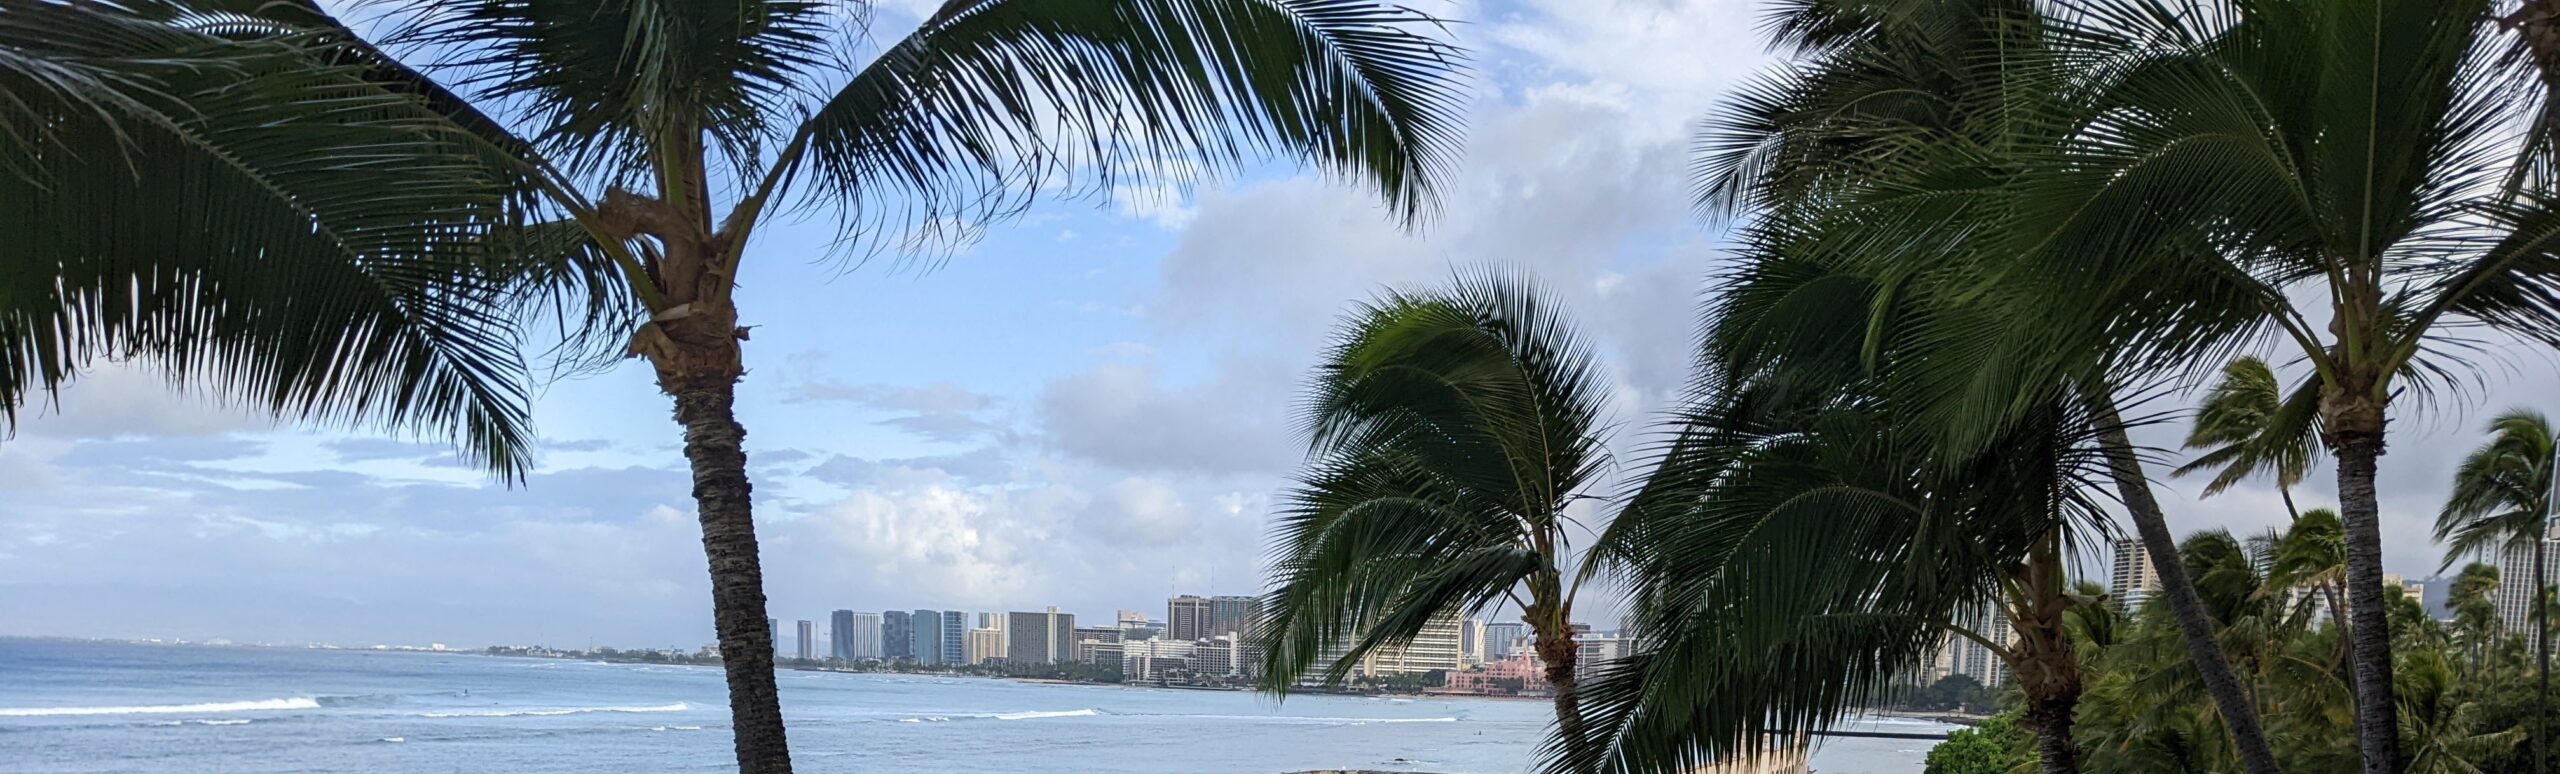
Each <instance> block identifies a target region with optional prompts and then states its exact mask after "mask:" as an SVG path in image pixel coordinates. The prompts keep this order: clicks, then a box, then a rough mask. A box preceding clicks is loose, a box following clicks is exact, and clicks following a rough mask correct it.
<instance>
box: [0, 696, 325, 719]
mask: <svg viewBox="0 0 2560 774" xmlns="http://www.w3.org/2000/svg"><path fill="white" fill-rule="evenodd" d="M319 708H320V700H318V699H314V698H311V697H309V696H296V697H293V698H290V699H260V700H258V701H220V702H208V703H204V704H144V705H137V706H129V707H0V718H49V717H63V716H71V715H207V714H215V713H222V712H276V711H283V710H314V709H319ZM242 722H247V721H242Z"/></svg>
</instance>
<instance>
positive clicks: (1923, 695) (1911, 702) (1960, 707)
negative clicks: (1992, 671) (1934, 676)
mask: <svg viewBox="0 0 2560 774" xmlns="http://www.w3.org/2000/svg"><path fill="white" fill-rule="evenodd" d="M1999 702H2000V695H1999V694H1998V693H1997V692H1994V691H1992V690H1991V689H1990V688H1988V687H1985V686H1983V684H1982V681H1980V680H1975V679H1973V677H1972V676H1970V675H1947V676H1946V677H1942V678H1939V679H1938V681H1937V682H1935V683H1930V684H1929V685H1928V687H1925V688H1921V689H1919V690H1915V691H1912V692H1910V693H1908V694H1904V695H1903V696H1901V697H1900V698H1898V699H1897V700H1895V701H1894V702H1893V703H1892V704H1890V705H1888V706H1891V707H1892V708H1893V709H1897V710H1904V711H1911V712H1984V711H1988V710H1992V709H1995V708H1997V707H1998V706H1999Z"/></svg>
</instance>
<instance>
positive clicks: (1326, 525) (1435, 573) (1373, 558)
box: [1257, 277, 1609, 730]
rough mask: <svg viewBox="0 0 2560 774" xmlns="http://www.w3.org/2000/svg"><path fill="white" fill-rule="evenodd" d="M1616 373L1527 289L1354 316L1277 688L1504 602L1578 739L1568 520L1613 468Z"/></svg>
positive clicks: (1281, 536)
mask: <svg viewBox="0 0 2560 774" xmlns="http://www.w3.org/2000/svg"><path fill="white" fill-rule="evenodd" d="M1605 398H1606V396H1605V391H1604V390H1603V387H1602V383H1601V381H1600V378H1599V371H1598V366H1597V365H1596V364H1595V363H1594V362H1593V360H1592V357H1591V354H1590V352H1589V350H1588V349H1587V348H1586V347H1585V346H1584V345H1583V344H1582V342H1581V341H1580V339H1578V338H1577V337H1576V336H1575V334H1574V332H1573V329H1572V327H1571V325H1570V324H1569V323H1568V322H1567V321H1566V320H1565V318H1564V317H1562V316H1561V315H1559V314H1558V313H1557V311H1556V309H1555V308H1554V307H1553V306H1551V305H1549V304H1548V303H1547V302H1545V301H1544V300H1543V299H1541V298H1540V297H1539V296H1538V294H1537V293H1536V292H1535V291H1534V290H1533V289H1532V288H1531V287H1530V286H1529V285H1528V283H1526V282H1524V281H1522V280H1518V279H1514V278H1507V277H1470V278H1464V279H1460V280H1459V281H1457V282H1456V283H1454V284H1453V285H1452V286H1451V287H1449V288H1448V289H1446V290H1441V291H1429V292H1419V293H1395V294H1390V295H1388V296H1387V297H1386V298H1384V299H1382V300H1380V301H1378V302H1377V303H1374V304H1371V305H1369V306H1368V307H1366V308H1364V309H1363V310H1361V311H1360V312H1359V313H1358V314H1356V315H1354V316H1353V318H1352V319H1351V321H1349V322H1348V323H1346V324H1345V325H1344V326H1343V328H1342V330H1341V332H1340V333H1339V334H1338V336H1337V339H1336V343H1335V345H1334V347H1333V349H1332V350H1331V351H1330V352H1329V353H1328V354H1327V355H1326V357H1325V359H1324V361H1323V363H1322V364H1321V365H1319V366H1318V367H1317V370H1316V376H1315V378H1314V381H1313V385H1312V387H1311V389H1310V391H1309V396H1308V399H1307V408H1306V427H1307V433H1308V436H1309V438H1310V444H1309V447H1310V449H1311V452H1312V459H1311V460H1310V462H1309V465H1308V469H1307V472H1306V473H1304V474H1303V475H1302V476H1301V477H1300V479H1299V482H1298V485H1297V487H1296V488H1294V489H1293V490H1291V491H1290V492H1289V494H1288V496H1287V504H1286V505H1285V506H1283V509H1282V512H1281V516H1280V518H1279V520H1278V521H1277V522H1276V523H1274V524H1273V526H1272V533H1273V537H1274V545H1273V549H1272V552H1273V558H1274V569H1273V571H1272V572H1273V575H1274V580H1273V586H1274V589H1273V590H1272V592H1271V593H1270V595H1269V596H1268V597H1267V598H1266V600H1265V601H1264V603H1263V608H1264V610H1265V611H1266V621H1265V624H1264V626H1263V627H1262V630H1261V631H1260V632H1258V633H1257V638H1258V639H1259V640H1260V641H1261V642H1262V643H1263V647H1264V649H1265V650H1264V652H1265V662H1266V668H1265V670H1264V678H1263V680H1264V687H1265V688H1267V689H1270V690H1276V691H1285V690H1287V689H1289V688H1290V687H1292V686H1294V685H1296V684H1297V683H1298V682H1299V680H1300V679H1301V678H1303V677H1304V676H1306V675H1308V674H1309V672H1310V670H1314V669H1318V668H1321V670H1322V671H1321V674H1322V675H1323V678H1324V679H1325V680H1326V681H1328V682H1339V681H1341V680H1344V679H1346V678H1348V677H1349V676H1350V675H1351V674H1352V673H1353V671H1354V670H1355V669H1356V667H1357V665H1358V664H1359V663H1360V661H1361V659H1363V658H1364V657H1366V656H1367V655H1368V654H1370V653H1372V652H1375V651H1377V650H1378V649H1381V648H1394V647H1399V646H1401V645H1403V644H1405V643H1407V642H1409V641H1410V640H1411V639H1412V638H1413V637H1414V636H1415V635H1416V634H1417V633H1419V632H1420V631H1422V629H1423V627H1425V626H1428V625H1430V624H1431V623H1432V622H1434V621H1435V620H1445V619H1446V618H1449V617H1453V616H1455V615H1458V614H1461V613H1465V614H1473V613H1476V612H1479V611H1482V610H1485V609H1487V608H1494V607H1500V606H1502V605H1504V604H1506V603H1508V604H1509V605H1512V606H1514V607H1516V608H1517V609H1518V610H1519V612H1520V615H1521V617H1522V618H1523V620H1524V621H1525V622H1526V623H1527V624H1528V625H1529V627H1530V629H1531V631H1532V632H1533V633H1534V637H1535V639H1536V643H1535V644H1536V648H1537V652H1538V654H1539V656H1540V658H1541V659H1542V660H1543V661H1544V662H1545V665H1546V669H1547V672H1548V677H1549V682H1551V683H1554V686H1553V687H1554V688H1555V690H1556V704H1557V708H1558V709H1557V711H1558V713H1559V716H1558V720H1559V721H1560V722H1561V723H1563V724H1564V726H1565V727H1566V728H1567V729H1568V730H1570V729H1571V728H1572V727H1573V724H1574V722H1575V718H1574V716H1573V715H1572V714H1571V713H1570V712H1568V711H1567V709H1568V708H1569V707H1571V706H1572V703H1573V687H1574V684H1573V667H1574V657H1573V644H1572V629H1571V619H1572V615H1573V598H1574V590H1575V589H1574V588H1573V584H1572V583H1571V582H1570V580H1569V579H1567V578H1566V577H1565V573H1564V570H1563V567H1564V565H1565V563H1566V562H1568V561H1570V556H1569V548H1570V546H1569V545H1568V540H1567V539H1568V536H1569V534H1568V528H1569V527H1571V526H1572V522H1571V521H1570V520H1569V519H1568V518H1567V516H1566V509H1567V508H1568V507H1569V506H1571V505H1572V504H1573V503H1574V502H1576V501H1577V500H1580V499H1583V498H1585V497H1588V496H1590V495H1589V492H1588V491H1586V490H1588V489H1589V488H1590V486H1591V485H1592V484H1593V483H1594V481H1595V479H1596V478H1597V477H1599V476H1600V475H1601V474H1602V473H1604V472H1605V471H1606V469H1607V467H1608V461H1609V455H1608V451H1607V449H1606V447H1605V446H1604V444H1603V438H1602V429H1603V428H1602V414H1603V410H1602V406H1603V403H1604V401H1605Z"/></svg>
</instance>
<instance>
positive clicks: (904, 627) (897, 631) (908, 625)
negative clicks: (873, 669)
mask: <svg viewBox="0 0 2560 774" xmlns="http://www.w3.org/2000/svg"><path fill="white" fill-rule="evenodd" d="M915 629H916V626H915V616H913V615H910V614H908V613H907V611H904V610H891V611H889V612H885V613H881V614H880V658H882V659H884V660H888V661H898V660H901V659H903V660H907V661H913V660H915V657H916V652H915V651H914V650H912V649H910V646H911V645H913V644H914V638H915Z"/></svg>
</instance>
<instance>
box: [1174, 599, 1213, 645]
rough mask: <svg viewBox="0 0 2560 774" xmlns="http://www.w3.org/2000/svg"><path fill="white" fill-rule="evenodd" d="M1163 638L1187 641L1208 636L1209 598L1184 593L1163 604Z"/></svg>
mask: <svg viewBox="0 0 2560 774" xmlns="http://www.w3.org/2000/svg"><path fill="white" fill-rule="evenodd" d="M1164 624H1165V630H1164V636H1165V639H1170V640H1181V641H1184V642H1189V641H1192V640H1197V639H1200V638H1202V637H1207V636H1209V598H1207V597H1200V596H1193V595H1190V594H1184V595H1181V596H1178V597H1174V598H1172V599H1169V600H1166V601H1165V604H1164Z"/></svg>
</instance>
